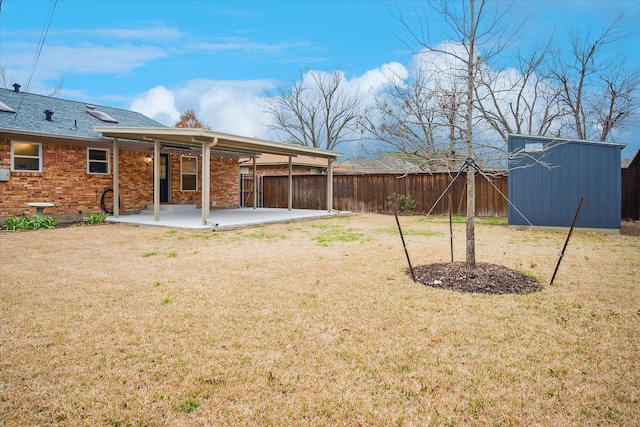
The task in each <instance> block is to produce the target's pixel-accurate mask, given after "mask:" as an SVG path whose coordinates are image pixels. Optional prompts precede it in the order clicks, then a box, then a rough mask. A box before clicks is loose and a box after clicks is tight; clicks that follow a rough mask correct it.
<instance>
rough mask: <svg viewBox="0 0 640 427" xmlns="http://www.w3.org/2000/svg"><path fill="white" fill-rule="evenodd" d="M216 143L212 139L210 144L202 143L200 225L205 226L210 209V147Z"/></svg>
mask: <svg viewBox="0 0 640 427" xmlns="http://www.w3.org/2000/svg"><path fill="white" fill-rule="evenodd" d="M217 143H218V138H217V137H216V138H214V139H213V142H211V143H206V142H203V143H202V225H207V221H208V220H209V210H210V208H211V147H213V146H214V145H216V144H217Z"/></svg>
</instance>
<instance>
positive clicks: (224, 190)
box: [169, 154, 240, 208]
mask: <svg viewBox="0 0 640 427" xmlns="http://www.w3.org/2000/svg"><path fill="white" fill-rule="evenodd" d="M181 157H182V156H181V155H179V154H177V155H176V154H172V155H170V156H169V161H170V162H171V174H170V176H171V203H174V204H194V205H196V206H197V207H198V208H201V207H202V156H199V157H198V191H182V190H181V188H180V172H181ZM210 174H211V196H210V197H211V203H212V204H213V203H214V202H215V205H216V207H219V208H237V207H238V206H239V204H240V178H239V175H238V159H234V158H229V157H215V156H212V157H211V167H210Z"/></svg>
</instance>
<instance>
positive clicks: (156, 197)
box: [153, 139, 160, 221]
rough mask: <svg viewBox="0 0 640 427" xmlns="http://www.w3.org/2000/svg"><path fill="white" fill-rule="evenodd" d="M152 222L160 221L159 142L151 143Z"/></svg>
mask: <svg viewBox="0 0 640 427" xmlns="http://www.w3.org/2000/svg"><path fill="white" fill-rule="evenodd" d="M153 220H154V221H160V141H159V140H157V139H156V140H154V141H153Z"/></svg>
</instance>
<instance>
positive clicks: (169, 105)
mask: <svg viewBox="0 0 640 427" xmlns="http://www.w3.org/2000/svg"><path fill="white" fill-rule="evenodd" d="M175 101H176V99H175V96H174V94H173V93H172V92H171V91H170V90H168V89H167V88H166V87H164V86H157V87H154V88H153V89H151V90H149V91H148V92H147V93H146V94H145V95H144V96H143V97H141V98H137V99H136V100H134V101H133V102H132V103H131V107H130V109H131V110H132V111H136V112H138V113H141V114H144V115H145V116H147V117H151V118H152V119H154V120H156V121H159V122H160V123H162V124H164V125H167V126H173V125H174V124H175V123H176V122H177V121H178V120H179V119H180V114H181V113H180V112H178V109H177V108H176V106H175Z"/></svg>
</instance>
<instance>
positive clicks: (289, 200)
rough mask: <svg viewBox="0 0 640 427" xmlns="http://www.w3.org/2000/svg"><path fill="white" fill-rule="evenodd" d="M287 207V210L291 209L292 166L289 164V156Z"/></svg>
mask: <svg viewBox="0 0 640 427" xmlns="http://www.w3.org/2000/svg"><path fill="white" fill-rule="evenodd" d="M288 193H289V194H288V196H289V197H288V201H287V206H289V210H291V208H292V207H293V164H292V162H291V156H289V191H288Z"/></svg>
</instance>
